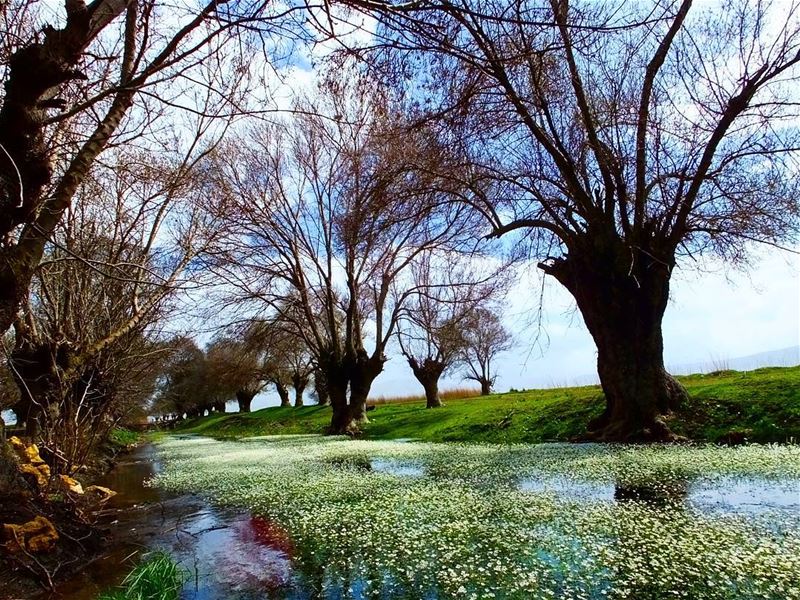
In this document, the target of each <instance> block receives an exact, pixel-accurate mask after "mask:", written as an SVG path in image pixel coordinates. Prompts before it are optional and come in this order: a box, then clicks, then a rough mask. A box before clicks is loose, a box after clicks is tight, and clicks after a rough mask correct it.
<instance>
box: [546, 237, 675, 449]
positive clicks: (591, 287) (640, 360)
mask: <svg viewBox="0 0 800 600" xmlns="http://www.w3.org/2000/svg"><path fill="white" fill-rule="evenodd" d="M597 245H599V244H596V245H595V247H594V248H593V249H594V251H593V252H592V251H590V252H571V253H570V254H569V255H568V256H566V257H565V258H563V259H560V260H559V261H556V263H555V264H554V265H548V266H546V267H544V268H545V271H546V272H548V273H549V274H551V275H553V276H554V277H556V279H558V281H560V282H561V283H562V284H563V285H564V286H565V287H566V288H567V289H568V290H569V291H570V292H571V293H572V295H573V297H574V298H575V300H576V302H577V304H578V308H579V309H580V311H581V314H582V315H583V318H584V321H585V323H586V327H587V328H588V330H589V333H591V335H592V337H593V338H594V341H595V344H596V345H597V370H598V374H599V376H600V382H601V384H602V387H603V392H604V393H605V397H606V408H605V411H604V412H603V414H602V415H601V416H600V417H599V418H598V419H595V420H594V421H592V422H591V423H590V424H589V426H588V433H589V436H588V437H589V438H590V439H596V440H601V441H622V442H654V441H672V440H674V439H676V436H675V435H674V434H673V433H672V432H671V431H670V429H669V427H668V426H667V424H666V422H665V421H664V419H663V417H664V416H665V415H668V414H669V413H670V412H671V411H672V410H673V409H675V408H677V406H678V405H679V404H680V402H681V401H682V400H684V399H685V398H686V391H685V390H684V389H683V387H682V386H681V385H680V384H679V383H678V382H677V381H676V380H675V379H674V378H673V377H672V376H670V375H669V374H668V373H667V372H666V370H665V369H664V359H663V340H662V336H661V322H662V319H663V316H664V310H665V309H666V306H667V301H668V299H669V279H670V274H671V270H672V266H673V265H674V259H673V258H672V257H671V255H670V257H669V258H668V259H665V260H657V259H655V258H653V257H654V256H658V255H659V253H657V252H655V251H652V252H639V253H637V254H636V255H635V258H636V260H635V261H634V262H632V261H633V258H634V255H633V254H632V253H631V252H630V249H629V248H625V247H623V245H622V244H621V242H620V243H619V244H618V245H617V244H614V243H611V244H609V246H608V247H601V248H597ZM614 250H617V251H616V252H614Z"/></svg>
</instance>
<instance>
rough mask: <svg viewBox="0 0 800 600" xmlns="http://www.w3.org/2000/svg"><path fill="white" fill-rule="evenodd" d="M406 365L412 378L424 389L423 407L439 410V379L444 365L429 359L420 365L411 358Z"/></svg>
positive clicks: (440, 402) (440, 400)
mask: <svg viewBox="0 0 800 600" xmlns="http://www.w3.org/2000/svg"><path fill="white" fill-rule="evenodd" d="M408 364H409V366H410V367H411V370H412V371H413V372H414V377H416V378H417V381H419V382H420V383H421V384H422V387H423V388H424V389H425V407H426V408H439V407H440V406H443V404H442V399H441V398H440V397H439V378H440V377H441V376H442V372H443V371H444V366H445V365H444V364H443V363H441V362H439V361H436V360H433V359H431V358H426V359H425V360H424V361H423V362H422V364H420V363H419V361H417V359H415V358H414V357H413V356H410V357H408Z"/></svg>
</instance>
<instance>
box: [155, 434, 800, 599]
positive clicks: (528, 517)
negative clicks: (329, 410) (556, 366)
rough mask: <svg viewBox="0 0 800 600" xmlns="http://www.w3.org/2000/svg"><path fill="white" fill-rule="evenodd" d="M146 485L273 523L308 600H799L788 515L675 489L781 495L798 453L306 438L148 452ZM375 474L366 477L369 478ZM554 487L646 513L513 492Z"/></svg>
mask: <svg viewBox="0 0 800 600" xmlns="http://www.w3.org/2000/svg"><path fill="white" fill-rule="evenodd" d="M159 448H160V451H161V456H162V458H163V460H164V462H165V468H164V471H163V472H162V473H161V474H159V475H158V476H157V478H156V479H155V481H154V485H158V486H162V487H165V488H168V489H171V490H174V491H178V492H198V493H202V494H204V495H206V496H208V497H209V498H210V499H211V500H212V501H214V502H215V503H218V504H220V505H226V506H233V507H240V508H245V509H248V510H250V511H252V512H253V513H255V514H258V515H261V516H264V517H266V518H269V519H271V520H273V521H274V522H275V523H277V524H279V525H280V526H281V527H282V528H283V529H285V530H286V532H287V533H288V534H289V536H290V537H291V539H292V540H293V543H294V546H295V548H296V555H295V557H294V559H295V563H296V566H297V569H298V571H299V572H300V573H302V574H303V577H304V578H305V580H306V583H307V585H309V586H311V587H313V588H315V589H317V590H319V593H320V595H321V596H322V597H341V596H343V597H346V598H371V597H375V598H420V599H421V598H475V599H478V598H568V599H584V598H585V599H590V598H616V599H634V598H635V599H645V598H694V599H704V598H709V599H717V598H719V599H725V598H773V599H788V600H800V515H798V514H797V511H793V510H775V511H765V512H760V513H758V514H752V513H747V514H735V513H732V514H726V513H723V514H715V513H714V514H712V513H707V514H703V513H700V512H698V511H697V510H694V509H692V508H691V507H690V506H687V505H686V504H685V503H683V502H682V501H681V500H680V498H678V499H677V500H675V501H674V502H673V501H672V500H671V499H670V496H671V495H675V493H676V490H677V492H678V495H680V491H681V490H684V491H685V489H686V487H685V485H684V484H682V483H681V482H685V481H686V480H692V479H695V478H701V477H702V478H703V480H704V481H706V482H708V481H714V480H715V478H719V481H725V482H727V481H730V480H731V478H737V477H741V478H749V477H757V478H762V479H765V480H773V481H775V482H781V483H780V485H784V486H789V489H791V486H794V489H795V490H796V491H797V493H798V494H800V490H798V489H797V485H798V481H800V447H798V446H742V447H737V448H724V447H717V446H701V447H679V446H668V447H657V446H653V447H610V446H599V445H594V446H590V445H581V446H575V445H537V446H528V445H519V446H489V445H469V444H425V443H414V442H410V443H401V442H369V441H351V440H343V439H337V438H320V437H315V436H282V437H265V438H251V439H248V440H243V441H240V442H220V441H215V440H211V439H206V438H196V439H174V438H173V439H169V438H168V439H166V440H164V441H162V442H160V443H159ZM373 464H374V465H375V468H373V467H372V465H373ZM536 477H541V478H546V477H560V478H566V479H575V480H581V481H592V482H601V483H614V484H616V485H617V486H620V487H624V488H626V489H627V488H629V487H633V488H635V487H636V486H643V485H645V484H647V483H648V482H650V483H652V482H653V481H658V482H660V483H661V485H662V491H663V494H662V496H663V497H661V496H659V495H658V494H656V500H659V499H660V501H657V502H655V503H647V502H602V501H593V500H589V501H587V500H586V499H584V500H582V501H575V499H570V498H569V497H562V496H559V495H557V494H554V493H550V492H531V491H527V492H526V491H523V490H524V489H525V488H524V487H520V486H519V484H520V482H521V481H522V480H525V479H530V478H536Z"/></svg>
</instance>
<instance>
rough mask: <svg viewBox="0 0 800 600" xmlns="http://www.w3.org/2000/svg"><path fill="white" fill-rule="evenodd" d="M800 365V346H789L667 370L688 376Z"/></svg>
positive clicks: (718, 358)
mask: <svg viewBox="0 0 800 600" xmlns="http://www.w3.org/2000/svg"><path fill="white" fill-rule="evenodd" d="M797 365H800V346H789V347H788V348H781V349H780V350H769V351H767V352H759V353H758V354H750V355H748V356H740V357H738V358H728V357H725V356H720V357H713V358H710V359H709V360H707V361H704V362H695V363H684V364H678V365H668V367H667V370H668V371H669V372H670V373H674V374H675V375H688V374H690V373H711V372H712V371H724V370H728V369H732V370H734V371H752V370H753V369H760V368H761V367H794V366H797Z"/></svg>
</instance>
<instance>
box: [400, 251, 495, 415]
mask: <svg viewBox="0 0 800 600" xmlns="http://www.w3.org/2000/svg"><path fill="white" fill-rule="evenodd" d="M504 271H505V265H504V266H502V267H501V268H499V269H498V268H490V269H481V268H480V261H479V260H477V259H476V260H470V259H469V257H467V259H466V260H460V257H458V256H447V257H444V260H443V261H441V262H438V263H432V262H431V261H430V259H425V260H422V261H420V262H419V263H418V264H416V265H414V267H413V269H412V272H413V278H414V281H415V284H416V287H417V289H418V290H419V292H418V293H416V294H414V295H413V296H412V297H411V298H409V301H408V302H407V303H406V306H405V307H404V310H403V311H402V314H401V317H400V319H399V321H398V325H397V340H398V343H399V345H400V349H401V351H402V353H403V356H405V358H406V360H407V361H408V364H409V366H410V367H411V370H412V372H413V373H414V377H416V379H417V381H419V382H420V383H421V384H422V387H423V388H424V389H425V402H426V406H427V408H437V407H440V406H442V401H441V398H440V397H439V379H440V378H441V377H442V375H444V374H445V373H446V372H447V371H448V370H450V369H452V368H453V367H454V366H456V364H458V362H459V360H461V359H462V358H463V356H464V353H465V351H466V345H467V343H468V340H469V339H470V334H469V333H468V332H467V331H465V329H466V328H467V327H472V326H473V325H474V323H473V320H472V315H473V313H474V311H475V310H476V309H477V308H478V307H480V306H481V305H483V304H485V303H487V302H490V301H492V300H494V299H497V298H498V297H499V296H501V295H502V294H503V292H504V288H505V283H506V279H505V275H506V273H504Z"/></svg>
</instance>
